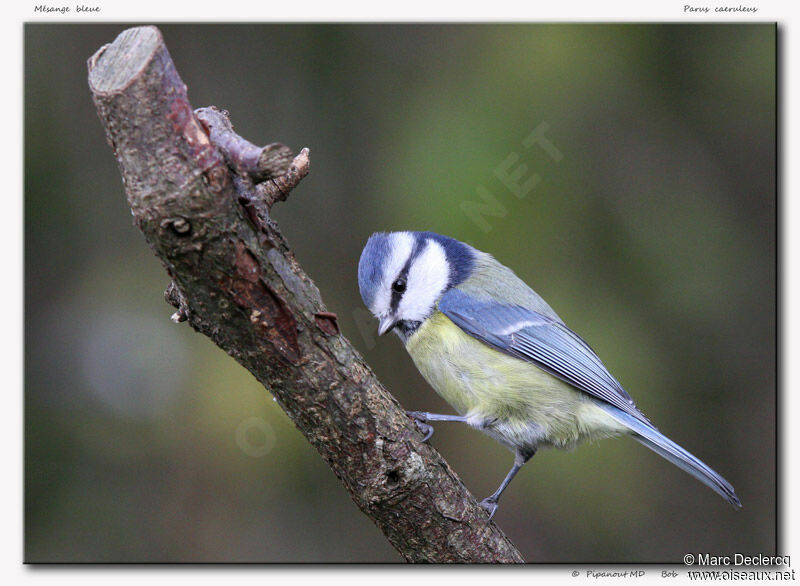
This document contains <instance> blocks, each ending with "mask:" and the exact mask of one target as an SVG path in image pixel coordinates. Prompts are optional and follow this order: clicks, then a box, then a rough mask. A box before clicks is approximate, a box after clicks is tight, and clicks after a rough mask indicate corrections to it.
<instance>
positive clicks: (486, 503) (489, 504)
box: [478, 496, 498, 519]
mask: <svg viewBox="0 0 800 586" xmlns="http://www.w3.org/2000/svg"><path fill="white" fill-rule="evenodd" d="M478 504H479V505H480V506H481V508H482V509H483V510H484V511H486V512H487V513H489V519H491V518H492V517H494V514H495V513H496V512H497V506H498V505H497V499H496V498H493V497H490V496H489V497H486V498H485V499H483V500H482V501H481V502H480V503H478Z"/></svg>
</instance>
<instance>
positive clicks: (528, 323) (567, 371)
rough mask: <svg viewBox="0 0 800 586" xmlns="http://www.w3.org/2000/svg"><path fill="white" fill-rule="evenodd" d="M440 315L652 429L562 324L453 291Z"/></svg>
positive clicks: (444, 299)
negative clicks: (442, 314)
mask: <svg viewBox="0 0 800 586" xmlns="http://www.w3.org/2000/svg"><path fill="white" fill-rule="evenodd" d="M439 311H441V312H442V313H444V314H445V315H446V316H447V317H448V318H450V320H451V321H453V323H455V324H456V325H457V326H458V327H459V328H461V329H462V330H463V331H464V332H466V333H467V334H469V335H470V336H472V337H474V338H477V339H478V340H481V341H482V342H484V343H486V344H489V345H490V346H492V347H494V348H496V349H497V350H499V351H501V352H505V353H506V354H509V355H511V356H514V357H516V358H520V359H522V360H527V361H529V362H532V363H534V364H536V366H538V367H539V368H541V369H543V370H545V371H547V372H549V373H550V374H552V375H553V376H556V377H558V378H560V379H561V380H563V381H565V382H567V383H569V384H571V385H572V386H574V387H576V388H577V389H580V390H581V391H583V392H585V393H588V394H589V395H591V396H593V397H595V398H596V399H600V400H601V401H605V402H606V403H609V404H611V405H613V406H614V407H616V408H618V409H620V410H622V411H624V412H625V413H628V414H629V415H631V416H633V417H635V418H636V419H638V420H640V421H642V422H644V423H647V424H648V425H651V424H650V422H649V421H648V420H647V418H646V417H645V416H644V415H643V414H642V413H641V412H640V411H639V410H638V409H637V408H636V406H635V405H634V403H633V399H631V397H630V395H628V393H627V392H626V391H625V389H623V388H622V385H621V384H620V383H619V382H618V381H617V380H616V379H615V378H614V377H613V376H612V375H611V373H609V372H608V370H607V369H606V367H605V366H604V365H603V363H602V361H601V360H600V358H598V356H597V354H595V352H594V351H593V350H592V349H591V347H589V344H587V343H586V342H585V341H584V340H583V339H582V338H581V337H580V336H578V334H576V333H575V332H573V331H572V330H570V329H569V328H568V327H566V326H565V325H564V324H563V323H561V322H559V321H556V320H554V319H552V318H550V317H547V316H545V315H542V314H540V313H537V312H535V311H533V310H531V309H527V308H525V307H521V306H518V305H504V304H500V303H496V302H494V301H485V300H477V299H475V298H473V297H471V296H470V295H469V294H467V293H465V292H463V291H461V290H459V289H458V288H454V289H450V290H449V291H448V292H447V293H445V294H444V295H443V296H442V299H441V300H440V302H439Z"/></svg>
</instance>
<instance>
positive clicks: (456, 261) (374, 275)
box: [358, 232, 476, 339]
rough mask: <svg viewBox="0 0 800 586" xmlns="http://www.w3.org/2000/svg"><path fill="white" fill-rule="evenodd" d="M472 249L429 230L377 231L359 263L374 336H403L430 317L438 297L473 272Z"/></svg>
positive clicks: (473, 253) (363, 293)
mask: <svg viewBox="0 0 800 586" xmlns="http://www.w3.org/2000/svg"><path fill="white" fill-rule="evenodd" d="M475 253H476V251H475V249H473V248H472V247H470V246H468V245H466V244H464V243H462V242H459V241H458V240H453V239H452V238H448V237H446V236H440V235H439V234H434V233H433V232H379V233H376V234H373V235H372V236H370V238H369V240H368V241H367V244H366V246H364V250H363V252H362V253H361V260H360V261H359V263H358V286H359V289H360V290H361V298H362V299H363V300H364V303H365V304H366V306H367V307H368V308H369V310H370V311H371V312H372V314H373V315H374V316H375V317H377V318H378V320H379V322H380V323H379V325H378V334H379V335H383V334H385V333H386V332H388V331H389V330H392V329H394V330H395V332H397V334H398V335H400V337H401V338H404V339H405V338H406V337H408V336H409V335H410V334H411V333H413V332H414V331H415V330H416V329H417V328H418V327H419V326H420V324H421V323H422V322H423V321H425V320H426V319H427V318H428V317H430V315H431V314H432V313H433V310H434V308H435V307H436V304H437V303H438V301H439V299H440V298H441V297H442V295H443V294H444V293H445V292H446V291H447V290H448V289H449V288H451V287H454V286H455V285H457V284H459V283H460V282H462V281H463V280H464V279H466V278H467V277H468V276H469V274H470V273H471V272H472V269H473V266H474V258H475Z"/></svg>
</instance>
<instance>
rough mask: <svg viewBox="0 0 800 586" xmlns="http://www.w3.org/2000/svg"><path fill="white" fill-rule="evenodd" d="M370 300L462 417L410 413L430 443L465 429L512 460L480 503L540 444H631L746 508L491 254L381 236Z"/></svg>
mask: <svg viewBox="0 0 800 586" xmlns="http://www.w3.org/2000/svg"><path fill="white" fill-rule="evenodd" d="M358 284H359V289H360V291H361V297H362V298H363V300H364V303H365V304H366V306H367V307H368V308H369V310H370V311H371V312H372V314H373V315H375V317H377V318H378V320H379V325H378V334H380V335H382V334H385V333H386V332H388V331H390V330H392V331H394V332H395V333H396V334H397V335H398V336H399V337H400V339H401V340H402V341H403V344H404V345H405V347H406V350H407V351H408V353H409V355H411V358H412V360H413V361H414V364H415V365H416V367H417V368H418V369H419V371H420V373H421V374H422V376H423V377H424V378H425V380H427V382H428V383H429V384H430V385H431V386H432V387H433V388H434V389H435V390H436V392H437V393H439V395H441V396H442V398H443V399H444V400H445V401H447V402H448V403H449V404H450V405H451V406H452V407H453V408H454V409H455V410H456V411H457V412H458V415H442V414H436V413H425V412H416V411H415V412H409V415H410V416H411V417H413V418H414V419H415V420H416V422H417V425H418V426H419V428H420V429H421V430H422V431H423V433H425V440H427V439H428V438H429V437H430V436H431V434H432V433H433V428H432V427H431V426H430V425H429V423H428V422H431V421H460V422H463V423H466V424H467V425H470V426H471V427H474V428H476V429H479V430H480V431H482V432H484V433H486V434H487V435H489V436H490V437H493V438H494V439H496V440H497V441H499V442H500V443H501V444H503V445H504V446H506V447H507V448H509V449H510V450H511V451H512V452H513V453H514V465H513V467H512V468H511V470H510V472H509V473H508V475H507V476H506V477H505V479H504V480H503V482H502V483H501V484H500V486H499V488H498V489H497V490H496V491H495V492H494V494H492V495H491V496H489V497H487V498H486V499H484V500H483V501H481V505H482V506H483V507H484V509H486V510H487V511H488V513H489V516H490V517H491V516H493V515H494V513H495V511H496V510H497V503H498V500H499V498H500V495H501V494H502V493H503V491H504V490H505V489H506V487H507V486H508V484H509V483H510V482H511V480H512V479H513V478H514V476H515V475H516V474H517V472H519V470H520V468H522V466H523V465H524V464H525V462H527V461H528V460H529V459H530V458H531V457H532V456H533V455H534V454H535V453H536V450H537V449H539V447H556V448H570V447H573V446H575V445H576V444H578V443H580V442H583V441H585V440H595V439H600V438H606V437H613V436H618V435H623V434H625V435H630V436H632V437H633V438H634V439H635V440H637V441H639V442H640V443H642V444H644V445H645V446H647V447H648V448H650V449H651V450H653V451H654V452H656V453H657V454H659V455H660V456H663V457H664V458H666V459H667V460H669V461H670V462H672V463H673V464H675V465H676V466H678V467H680V468H682V469H683V470H685V471H686V472H688V473H689V474H691V475H692V476H694V477H695V478H697V479H698V480H699V481H700V482H702V483H704V484H706V485H708V486H709V487H710V488H711V489H712V490H714V491H715V492H717V493H718V494H719V495H721V496H722V497H723V498H724V499H725V500H727V501H728V502H729V503H730V504H731V505H733V506H734V507H736V508H737V509H738V508H741V502H740V501H739V499H738V497H737V496H736V493H735V492H734V490H733V487H732V486H731V485H730V484H729V483H728V481H726V480H725V479H724V478H723V477H722V476H720V475H719V474H717V473H716V472H715V471H714V470H712V469H711V468H709V467H708V466H707V465H705V464H704V463H703V462H701V461H700V460H698V459H697V458H696V457H694V456H693V455H692V454H690V453H689V452H687V451H686V450H684V449H683V448H682V447H680V446H679V445H677V444H676V443H675V442H673V441H671V440H670V439H668V438H667V437H665V436H664V435H663V434H661V433H660V432H659V431H658V430H657V429H656V428H655V427H654V426H653V424H652V423H650V421H649V420H648V419H647V417H645V416H644V415H643V414H642V412H641V411H639V409H637V408H636V405H634V403H633V400H632V399H631V397H630V395H628V393H627V392H626V391H625V389H623V388H622V385H620V383H619V382H617V380H616V379H615V378H614V377H613V376H611V374H610V373H609V372H608V370H607V369H606V368H605V366H604V365H603V363H602V362H601V361H600V359H599V358H598V357H597V355H596V354H595V353H594V351H593V350H592V349H591V348H590V347H589V345H588V344H587V343H586V342H585V341H584V340H583V339H582V338H581V337H580V336H578V335H577V334H576V333H575V332H573V331H572V330H571V329H569V328H568V327H567V326H566V325H564V322H563V321H561V318H559V317H558V315H557V314H556V312H555V311H553V310H552V309H551V307H550V306H549V305H548V304H547V303H546V302H545V301H544V300H543V299H542V298H541V297H540V296H539V295H537V294H536V293H535V292H534V291H533V290H532V289H531V288H530V287H528V286H527V285H526V284H525V283H524V282H522V280H520V279H519V278H518V277H517V276H516V275H515V274H514V273H513V272H512V271H511V270H510V269H508V268H507V267H505V266H503V265H502V264H500V263H499V262H497V261H496V260H495V259H494V258H493V257H492V256H490V255H489V254H486V253H484V252H481V251H479V250H476V249H475V248H473V247H472V246H469V245H467V244H464V243H463V242H459V241H457V240H454V239H452V238H448V237H445V236H440V235H439V234H434V233H432V232H392V233H377V234H373V235H372V236H371V237H370V238H369V240H368V241H367V244H366V246H365V247H364V250H363V252H362V253H361V259H360V261H359V264H358Z"/></svg>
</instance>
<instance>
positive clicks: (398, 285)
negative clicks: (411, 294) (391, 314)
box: [392, 279, 406, 293]
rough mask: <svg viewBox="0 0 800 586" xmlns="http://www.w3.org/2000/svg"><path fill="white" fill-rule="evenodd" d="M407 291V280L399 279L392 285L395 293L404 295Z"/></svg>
mask: <svg viewBox="0 0 800 586" xmlns="http://www.w3.org/2000/svg"><path fill="white" fill-rule="evenodd" d="M405 290H406V280H405V279H397V280H396V281H395V282H394V283H392V291H394V292H395V293H402V292H403V291H405Z"/></svg>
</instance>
